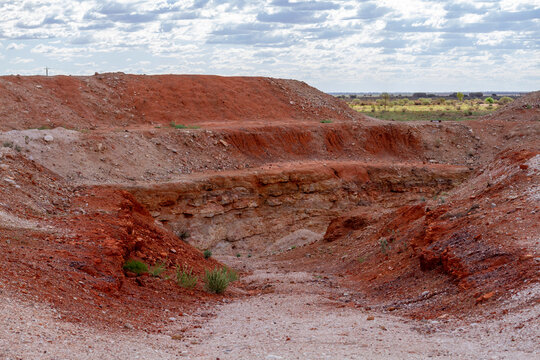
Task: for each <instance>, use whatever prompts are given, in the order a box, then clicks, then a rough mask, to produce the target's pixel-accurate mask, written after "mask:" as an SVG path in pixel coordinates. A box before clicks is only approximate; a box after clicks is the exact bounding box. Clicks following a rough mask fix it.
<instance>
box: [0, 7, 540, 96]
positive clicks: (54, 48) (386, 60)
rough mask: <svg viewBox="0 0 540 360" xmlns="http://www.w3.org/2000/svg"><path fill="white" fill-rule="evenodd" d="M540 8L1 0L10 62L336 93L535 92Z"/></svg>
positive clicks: (7, 65) (0, 38) (5, 63)
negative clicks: (287, 81) (297, 85)
mask: <svg viewBox="0 0 540 360" xmlns="http://www.w3.org/2000/svg"><path fill="white" fill-rule="evenodd" d="M538 12H540V3H539V2H538V0H500V1H475V2H470V1H465V0H462V1H459V0H456V1H454V2H447V1H442V0H441V1H436V0H408V1H403V0H367V1H354V0H342V1H338V0H302V1H292V0H290V1H287V0H254V1H242V0H230V1H223V0H195V1H176V2H175V1H170V0H157V1H150V0H136V1H135V0H116V1H115V0H108V1H98V0H89V1H68V0H48V1H46V0H36V1H25V2H23V1H10V2H0V48H2V47H4V48H5V49H9V50H14V51H11V52H6V51H4V59H2V60H1V61H0V66H2V67H1V68H3V69H4V71H11V72H18V73H27V72H29V71H31V70H36V69H38V70H37V71H41V70H40V69H39V68H37V67H35V66H32V64H30V63H32V62H33V63H36V64H51V65H54V68H55V69H56V70H55V71H57V72H63V73H73V74H83V73H84V74H92V73H93V72H94V71H99V72H102V71H112V70H123V71H125V72H129V71H133V72H136V73H159V72H189V73H218V74H223V75H267V76H281V77H287V78H299V79H300V80H304V81H307V82H308V83H310V84H312V85H315V86H318V87H321V88H322V89H323V90H328V91H330V90H333V91H339V90H343V91H353V90H359V91H361V90H364V91H377V90H385V87H387V88H386V90H391V89H389V88H388V87H393V86H401V88H399V89H397V88H395V89H394V90H411V91H412V90H426V91H435V90H455V89H456V88H454V87H453V86H455V84H457V83H459V82H460V81H461V82H462V83H466V84H469V85H470V86H471V87H472V88H471V89H473V90H474V89H483V88H490V89H497V88H502V87H508V86H510V87H515V89H523V90H532V89H534V88H535V87H537V84H536V83H535V80H534V79H538V74H536V76H531V74H534V73H535V72H536V73H537V72H538V62H537V61H536V62H535V61H534V60H530V61H525V62H524V61H521V62H520V61H517V60H516V59H517V58H518V56H519V57H521V58H522V59H523V58H527V59H537V58H538V50H539V44H538V41H537V39H538V38H540V34H539V30H538V29H539V26H540V20H539V18H540V16H537V15H538ZM15 50H16V52H15ZM9 54H13V55H11V57H10V56H9ZM127 58H129V59H130V60H125V59H127ZM464 64H466V66H468V67H467V68H465V67H464V66H465V65H464ZM487 67H490V68H492V69H494V68H496V69H497V71H496V72H495V71H492V72H491V73H492V74H494V75H493V76H492V77H490V78H489V82H486V76H485V69H486V68H487ZM456 69H458V70H456ZM442 80H444V81H442ZM396 84H397V85H396ZM413 87H414V89H413Z"/></svg>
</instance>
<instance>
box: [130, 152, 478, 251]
mask: <svg viewBox="0 0 540 360" xmlns="http://www.w3.org/2000/svg"><path fill="white" fill-rule="evenodd" d="M468 173H469V170H468V169H467V168H465V167H460V166H442V165H425V164H415V165H410V164H389V163H382V164H367V163H359V162H328V163H303V164H301V165H299V164H288V165H287V166H286V167H283V166H280V167H277V168H265V169H252V170H244V171H237V172H234V173H231V174H225V173H219V174H217V173H216V174H213V175H210V174H207V175H196V176H191V177H186V179H185V180H184V181H180V182H174V183H168V184H153V185H142V186H131V187H127V188H126V189H127V190H128V191H130V192H131V193H132V194H133V195H134V196H135V197H136V198H137V199H138V201H140V202H141V203H142V204H144V205H145V207H146V208H147V209H148V210H149V211H150V213H151V214H152V215H153V216H154V217H155V218H156V219H157V220H158V221H160V222H161V223H163V224H166V225H167V226H169V227H170V228H171V229H173V230H174V232H175V233H176V234H177V235H178V236H179V237H184V238H187V241H189V242H190V243H191V244H193V245H195V246H196V247H198V248H213V249H215V250H216V249H220V250H221V251H223V252H232V251H235V252H236V251H250V252H251V251H253V252H258V251H263V250H264V249H265V248H267V247H268V246H270V245H272V243H273V242H274V241H275V240H277V239H279V238H281V237H283V236H285V235H287V234H289V233H291V232H293V231H296V230H299V229H309V230H311V231H314V232H318V233H323V232H324V231H325V229H326V227H327V226H328V224H329V222H330V220H331V219H332V218H334V217H337V216H339V215H340V214H342V213H343V212H345V211H346V210H347V209H349V208H351V207H352V206H356V205H359V204H364V205H369V204H371V203H379V202H381V203H382V202H384V204H385V206H388V207H392V206H399V205H400V204H401V203H403V202H405V203H407V202H408V201H416V200H417V199H418V197H419V196H421V195H419V194H432V193H434V192H437V191H441V190H444V189H449V188H451V187H453V186H455V185H456V184H458V183H460V182H461V181H462V180H463V179H464V178H466V176H467V175H468ZM188 235H189V237H187V236H188Z"/></svg>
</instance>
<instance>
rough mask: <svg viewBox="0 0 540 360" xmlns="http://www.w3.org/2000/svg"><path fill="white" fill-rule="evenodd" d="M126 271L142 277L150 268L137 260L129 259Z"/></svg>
mask: <svg viewBox="0 0 540 360" xmlns="http://www.w3.org/2000/svg"><path fill="white" fill-rule="evenodd" d="M123 268H124V270H127V271H131V272H132V273H135V274H137V275H141V274H144V273H147V272H148V266H146V264H145V263H143V262H142V261H139V260H135V259H129V260H128V261H126V262H125V263H124V266H123Z"/></svg>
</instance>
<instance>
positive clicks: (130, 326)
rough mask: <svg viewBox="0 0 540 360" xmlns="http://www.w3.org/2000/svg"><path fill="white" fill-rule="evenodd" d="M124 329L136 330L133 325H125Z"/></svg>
mask: <svg viewBox="0 0 540 360" xmlns="http://www.w3.org/2000/svg"><path fill="white" fill-rule="evenodd" d="M124 327H125V328H126V329H129V330H133V329H134V327H133V325H131V324H130V323H125V324H124Z"/></svg>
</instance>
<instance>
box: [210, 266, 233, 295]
mask: <svg viewBox="0 0 540 360" xmlns="http://www.w3.org/2000/svg"><path fill="white" fill-rule="evenodd" d="M204 282H205V285H206V286H205V287H206V290H207V291H208V292H211V293H215V294H222V293H223V292H224V291H225V289H227V286H229V282H230V280H229V272H228V271H227V269H224V268H223V269H218V268H214V270H212V271H208V270H206V271H205V277H204Z"/></svg>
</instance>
